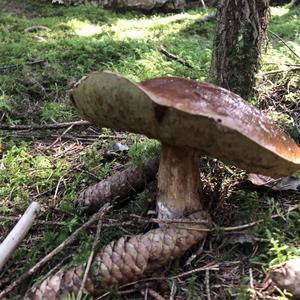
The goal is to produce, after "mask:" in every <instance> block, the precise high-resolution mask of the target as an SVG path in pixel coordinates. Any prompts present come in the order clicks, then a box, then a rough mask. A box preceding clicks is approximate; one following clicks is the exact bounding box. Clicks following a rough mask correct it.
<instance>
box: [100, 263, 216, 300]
mask: <svg viewBox="0 0 300 300" xmlns="http://www.w3.org/2000/svg"><path fill="white" fill-rule="evenodd" d="M206 270H211V271H218V270H219V265H218V264H207V265H206V266H204V267H201V268H197V269H193V270H191V271H188V272H184V273H181V274H178V275H175V276H171V277H163V276H162V277H148V278H144V279H140V280H137V281H133V282H129V283H126V284H123V285H121V286H120V287H119V289H123V288H127V287H129V286H132V285H137V284H139V283H142V282H146V281H154V280H155V281H159V280H174V279H178V278H181V277H185V276H188V275H191V274H195V273H198V272H202V271H206ZM110 294H111V291H109V292H106V293H105V294H103V295H101V296H100V297H98V298H97V299H96V300H100V299H103V298H105V297H107V296H108V295H110Z"/></svg>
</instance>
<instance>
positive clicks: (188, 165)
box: [157, 144, 203, 219]
mask: <svg viewBox="0 0 300 300" xmlns="http://www.w3.org/2000/svg"><path fill="white" fill-rule="evenodd" d="M198 157H199V155H198V153H197V152H196V151H195V150H192V149H189V148H181V147H174V146H169V145H167V144H162V147H161V155H160V163H159V170H158V199H157V210H158V216H159V218H162V219H174V218H180V217H183V216H186V215H189V214H191V213H193V212H195V211H198V210H201V209H202V207H203V205H202V203H201V190H202V185H201V180H200V173H199V168H198V164H197V160H198Z"/></svg>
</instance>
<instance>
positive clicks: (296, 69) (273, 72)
mask: <svg viewBox="0 0 300 300" xmlns="http://www.w3.org/2000/svg"><path fill="white" fill-rule="evenodd" d="M299 70H300V66H299V67H294V68H288V69H279V70H272V71H268V72H264V73H262V74H263V75H271V74H278V73H284V72H294V71H299Z"/></svg>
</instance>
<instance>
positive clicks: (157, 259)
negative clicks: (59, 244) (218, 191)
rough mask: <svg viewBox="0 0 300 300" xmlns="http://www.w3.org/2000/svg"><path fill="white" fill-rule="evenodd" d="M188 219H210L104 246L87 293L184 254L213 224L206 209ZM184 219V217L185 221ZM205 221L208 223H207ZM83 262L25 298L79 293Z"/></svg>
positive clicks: (147, 272)
mask: <svg viewBox="0 0 300 300" xmlns="http://www.w3.org/2000/svg"><path fill="white" fill-rule="evenodd" d="M185 220H186V221H199V220H200V221H207V222H206V224H182V223H181V224H175V223H173V224H170V225H166V226H164V227H162V228H158V229H154V230H150V231H149V232H147V233H146V234H141V235H136V236H133V237H122V238H120V239H119V240H117V241H113V242H111V243H110V244H108V245H107V246H106V247H104V248H103V249H102V250H101V252H100V253H99V254H98V255H97V256H96V257H95V259H94V262H93V265H92V272H91V275H90V278H89V279H88V281H87V282H86V285H85V290H86V291H85V292H86V293H89V294H92V295H95V294H98V293H99V290H101V289H102V290H103V289H105V288H108V287H110V286H112V285H122V284H125V283H128V282H132V281H135V280H138V279H141V278H143V277H145V276H149V275H150V274H151V273H153V272H155V271H156V270H157V269H159V268H161V266H162V265H164V264H166V263H167V262H170V261H172V260H173V259H175V258H176V257H178V256H180V255H182V254H183V253H184V252H185V251H186V250H187V249H189V248H190V247H192V246H193V245H195V244H196V243H197V242H199V241H200V240H201V239H202V238H204V237H205V236H206V231H201V229H207V228H208V227H209V226H210V225H211V220H210V217H209V216H208V214H207V213H205V212H203V211H202V212H197V213H194V214H192V215H190V216H189V217H188V218H186V219H185ZM182 221H183V220H182ZM204 223H205V222H204ZM83 270H84V265H82V266H79V267H76V268H72V269H70V270H68V271H59V272H58V273H57V274H55V275H54V276H52V277H50V278H48V279H46V280H45V281H43V282H42V284H41V285H40V286H39V287H38V288H34V289H31V290H30V291H29V292H28V293H27V294H26V296H25V300H29V299H31V300H44V299H45V300H56V299H61V297H62V295H66V294H68V293H74V294H76V293H78V290H79V288H80V281H81V280H80V279H81V277H82V274H83Z"/></svg>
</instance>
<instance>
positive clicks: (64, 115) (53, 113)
mask: <svg viewBox="0 0 300 300" xmlns="http://www.w3.org/2000/svg"><path fill="white" fill-rule="evenodd" d="M41 110H42V119H43V120H44V121H45V122H63V121H69V120H70V119H71V118H72V116H73V114H72V111H71V109H70V107H69V106H66V105H65V104H63V103H56V102H46V103H44V104H43V106H42V108H41Z"/></svg>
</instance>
